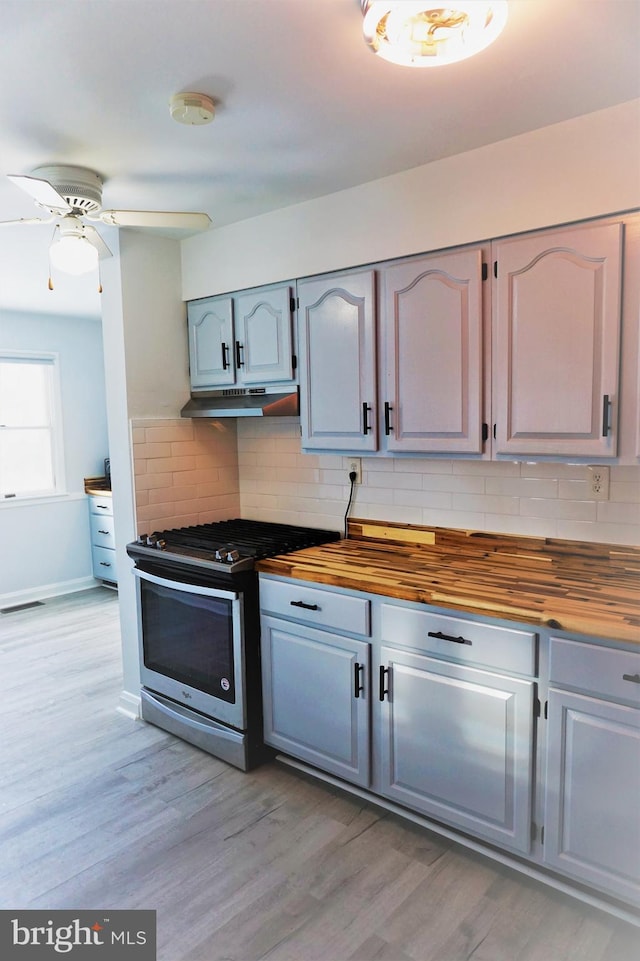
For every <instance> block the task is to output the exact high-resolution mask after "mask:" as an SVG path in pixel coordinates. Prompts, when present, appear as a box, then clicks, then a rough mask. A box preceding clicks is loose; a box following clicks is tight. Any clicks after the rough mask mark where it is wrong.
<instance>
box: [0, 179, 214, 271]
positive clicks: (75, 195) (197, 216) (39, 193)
mask: <svg viewBox="0 0 640 961" xmlns="http://www.w3.org/2000/svg"><path fill="white" fill-rule="evenodd" d="M8 179H9V180H10V181H11V182H12V183H14V184H15V185H16V187H19V188H20V189H21V190H24V191H25V192H26V193H27V194H29V196H30V197H31V198H32V199H33V200H34V201H35V203H36V205H37V206H38V207H40V208H42V209H43V210H46V211H48V216H45V217H23V218H20V219H19V220H2V221H0V227H1V226H8V225H11V224H47V223H53V222H54V221H55V222H56V226H55V230H54V237H53V241H52V244H51V247H50V248H49V255H50V258H51V262H52V263H53V264H54V266H56V267H58V269H60V270H63V271H65V272H67V273H75V274H82V273H87V272H89V271H90V270H93V269H94V268H95V267H96V266H97V264H98V260H99V259H101V258H104V257H110V256H111V251H110V250H109V248H108V246H107V245H106V243H105V242H104V240H103V239H102V237H101V236H100V234H99V233H98V231H97V230H96V229H95V227H93V226H92V225H91V223H85V221H93V222H94V223H103V224H109V225H110V226H114V227H135V228H139V227H143V228H144V227H148V228H155V229H158V228H171V229H174V230H175V229H180V230H189V231H191V232H192V233H195V232H196V231H199V230H206V228H207V227H208V226H209V225H210V224H211V220H210V218H209V216H208V214H205V213H189V212H186V211H160V210H103V209H102V182H103V181H102V177H100V175H99V174H97V173H95V172H94V171H93V170H88V169H87V168H85V167H72V166H68V165H63V164H51V165H48V166H44V167H37V168H36V169H35V170H33V171H32V173H31V176H22V175H19V174H18V175H10V176H9V178H8ZM50 286H51V282H50Z"/></svg>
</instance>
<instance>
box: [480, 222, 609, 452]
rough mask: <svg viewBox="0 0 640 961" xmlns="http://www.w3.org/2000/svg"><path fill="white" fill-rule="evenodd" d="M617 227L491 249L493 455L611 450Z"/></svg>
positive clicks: (558, 234) (527, 239)
mask: <svg viewBox="0 0 640 961" xmlns="http://www.w3.org/2000/svg"><path fill="white" fill-rule="evenodd" d="M622 231H623V228H622V224H621V223H609V224H595V225H590V226H587V227H575V228H573V229H565V230H552V231H547V232H545V233H544V234H539V235H535V236H528V237H517V238H515V239H511V240H505V241H500V242H499V243H497V244H495V245H494V255H495V261H496V263H497V281H496V291H495V297H494V304H495V342H494V372H493V400H494V418H493V419H494V422H495V425H496V427H495V441H494V454H496V455H500V454H505V455H512V454H518V455H534V454H541V455H545V454H553V455H565V456H578V457H584V456H592V457H614V456H615V455H616V452H617V430H616V427H617V414H618V406H619V388H618V367H619V361H620V325H621V264H622Z"/></svg>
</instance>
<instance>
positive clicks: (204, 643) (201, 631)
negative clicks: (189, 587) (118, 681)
mask: <svg viewBox="0 0 640 961" xmlns="http://www.w3.org/2000/svg"><path fill="white" fill-rule="evenodd" d="M140 588H141V598H142V646H143V652H144V663H145V666H146V667H147V668H149V670H152V671H157V672H158V673H160V674H164V675H165V676H167V677H172V678H174V679H175V680H177V681H181V682H182V683H183V684H188V685H189V686H190V687H194V688H196V689H197V690H200V691H204V692H205V693H207V694H213V695H214V697H217V698H220V700H223V701H228V702H229V703H230V704H235V700H236V692H235V677H234V671H233V615H232V601H230V600H227V599H226V598H217V597H207V596H205V595H203V594H190V593H187V592H186V591H180V590H178V589H175V588H166V587H162V586H160V585H159V584H152V583H150V582H149V581H144V580H142V581H141V582H140Z"/></svg>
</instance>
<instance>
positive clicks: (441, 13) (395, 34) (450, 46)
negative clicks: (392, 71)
mask: <svg viewBox="0 0 640 961" xmlns="http://www.w3.org/2000/svg"><path fill="white" fill-rule="evenodd" d="M361 6H362V13H363V16H364V22H363V33H364V39H365V42H366V44H367V46H368V47H369V49H370V50H372V51H373V52H374V53H376V54H377V55H378V56H379V57H382V59H383V60H388V61H390V62H391V63H397V64H400V65H402V66H409V67H437V66H440V65H443V64H448V63H457V62H458V61H459V60H466V58H467V57H472V56H473V55H474V54H476V53H480V51H481V50H484V49H485V48H486V47H488V46H489V44H491V43H493V41H494V40H495V39H496V38H497V37H498V36H499V35H500V33H501V32H502V30H503V29H504V26H505V24H506V22H507V15H508V5H507V0H452V5H451V6H450V7H444V6H435V5H431V0H361Z"/></svg>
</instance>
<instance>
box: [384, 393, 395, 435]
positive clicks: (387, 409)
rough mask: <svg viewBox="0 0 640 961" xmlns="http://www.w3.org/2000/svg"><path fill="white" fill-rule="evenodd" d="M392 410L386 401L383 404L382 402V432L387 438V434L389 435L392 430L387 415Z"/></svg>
mask: <svg viewBox="0 0 640 961" xmlns="http://www.w3.org/2000/svg"><path fill="white" fill-rule="evenodd" d="M392 410H393V407H392V406H391V404H390V403H389V401H388V400H385V402H384V432H385V434H386V435H387V436H389V434H390V433H391V431H392V430H393V427H392V426H391V422H390V417H389V415H390V413H391V411H392Z"/></svg>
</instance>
